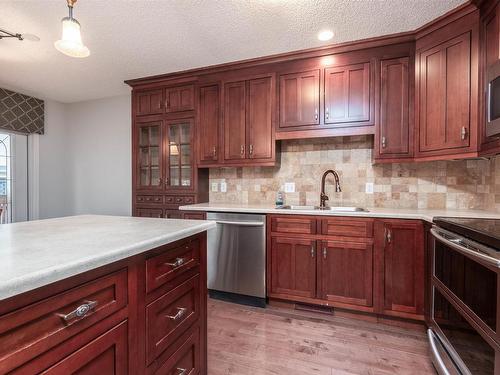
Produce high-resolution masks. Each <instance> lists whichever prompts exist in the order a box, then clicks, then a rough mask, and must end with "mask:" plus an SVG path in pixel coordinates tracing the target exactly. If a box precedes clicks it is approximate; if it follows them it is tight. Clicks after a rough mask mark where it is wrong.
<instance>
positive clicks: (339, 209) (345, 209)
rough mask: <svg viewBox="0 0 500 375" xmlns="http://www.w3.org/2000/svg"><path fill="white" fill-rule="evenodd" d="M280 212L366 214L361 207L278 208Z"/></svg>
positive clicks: (365, 210)
mask: <svg viewBox="0 0 500 375" xmlns="http://www.w3.org/2000/svg"><path fill="white" fill-rule="evenodd" d="M277 208H278V209H280V210H293V211H313V210H315V211H334V212H368V210H367V209H365V208H361V207H343V206H333V207H319V206H293V205H291V206H288V205H287V206H279V207H277Z"/></svg>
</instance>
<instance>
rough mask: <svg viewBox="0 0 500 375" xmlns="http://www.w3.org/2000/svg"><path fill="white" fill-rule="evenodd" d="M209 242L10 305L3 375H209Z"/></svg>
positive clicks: (1, 337)
mask: <svg viewBox="0 0 500 375" xmlns="http://www.w3.org/2000/svg"><path fill="white" fill-rule="evenodd" d="M206 303H207V289H206V234H205V233H203V234H198V235H194V236H191V237H188V238H185V239H183V240H179V241H177V242H174V243H171V244H168V245H163V246H160V247H158V248H155V249H152V250H150V251H147V252H145V253H142V254H139V255H136V256H133V257H131V258H128V259H125V260H120V261H118V262H116V263H113V264H110V265H107V266H103V267H100V268H97V269H95V270H93V271H89V272H85V273H82V274H79V275H76V276H73V277H71V278H69V279H65V280H62V281H58V282H55V283H53V284H50V285H48V286H44V287H42V288H39V289H36V290H34V291H30V292H26V293H24V294H21V295H18V296H14V297H11V298H9V299H6V300H3V301H2V303H1V304H0V373H1V374H6V373H9V374H38V373H44V374H70V373H71V374H72V373H78V374H89V375H94V374H134V375H136V374H207V367H206V360H207V356H206V350H207V347H206V329H207V328H206Z"/></svg>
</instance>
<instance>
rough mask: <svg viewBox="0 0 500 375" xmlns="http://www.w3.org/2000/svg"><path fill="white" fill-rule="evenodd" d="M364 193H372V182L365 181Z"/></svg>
mask: <svg viewBox="0 0 500 375" xmlns="http://www.w3.org/2000/svg"><path fill="white" fill-rule="evenodd" d="M365 192H366V194H373V182H367V183H366V188H365Z"/></svg>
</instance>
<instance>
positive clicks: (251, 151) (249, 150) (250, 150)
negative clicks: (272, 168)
mask: <svg viewBox="0 0 500 375" xmlns="http://www.w3.org/2000/svg"><path fill="white" fill-rule="evenodd" d="M248 152H249V153H250V155H252V154H253V145H250V146H249V149H248Z"/></svg>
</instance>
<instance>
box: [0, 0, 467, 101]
mask: <svg viewBox="0 0 500 375" xmlns="http://www.w3.org/2000/svg"><path fill="white" fill-rule="evenodd" d="M462 3H464V0H149V1H148V0H106V1H105V0H79V1H78V3H77V4H76V6H75V17H76V18H77V19H78V20H79V21H80V23H81V25H82V36H83V40H84V43H85V44H86V45H87V46H88V47H89V48H90V51H91V56H90V57H88V58H86V59H81V60H80V59H73V58H70V57H66V56H64V55H62V54H61V53H59V52H57V51H56V50H55V48H54V47H53V43H54V41H55V40H57V39H59V37H60V31H61V26H60V25H61V24H60V19H61V18H62V17H64V16H66V14H67V8H66V1H65V0H31V1H29V0H24V1H20V0H17V1H11V0H0V28H5V29H7V30H9V31H14V32H20V33H32V34H35V35H37V36H39V37H40V39H41V40H40V42H29V41H23V42H19V41H17V40H5V39H4V40H1V41H0V86H3V87H5V88H10V89H15V90H18V91H21V92H24V93H26V94H31V95H36V96H40V97H43V98H49V99H55V100H58V101H62V102H76V101H81V100H88V99H94V98H101V97H106V96H113V95H119V94H125V93H127V92H128V87H127V86H126V85H125V84H124V83H123V80H125V79H131V78H138V77H143V76H148V75H153V74H162V73H169V72H174V71H178V70H185V69H190V68H196V67H202V66H207V65H213V64H219V63H224V62H229V61H235V60H241V59H246V58H252V57H258V56H265V55H270V54H275V53H281V52H287V51H292V50H298V49H304V48H311V47H316V46H321V45H325V44H327V43H339V42H345V41H349V40H356V39H361V38H368V37H374V36H379V35H384V34H391V33H396V32H402V31H408V30H413V29H416V28H418V27H419V26H421V25H423V24H425V23H426V22H428V21H430V20H432V19H434V18H436V17H438V16H440V15H442V14H443V13H445V12H447V11H449V10H450V9H453V8H454V7H456V6H458V5H460V4H462ZM324 28H330V29H332V30H333V31H334V33H335V35H334V38H333V40H332V41H330V42H327V43H325V42H319V41H318V40H317V39H316V34H317V32H318V31H319V30H320V29H324Z"/></svg>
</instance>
